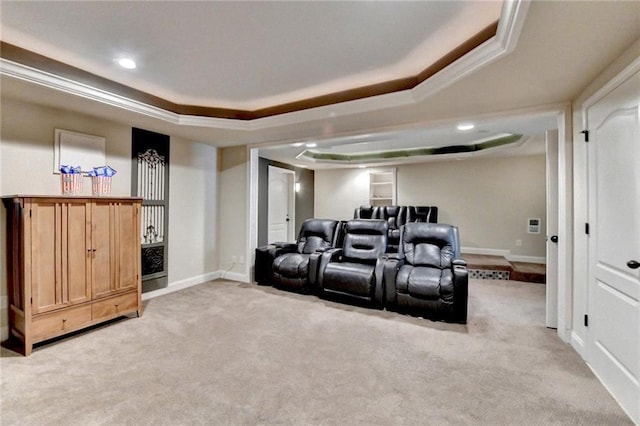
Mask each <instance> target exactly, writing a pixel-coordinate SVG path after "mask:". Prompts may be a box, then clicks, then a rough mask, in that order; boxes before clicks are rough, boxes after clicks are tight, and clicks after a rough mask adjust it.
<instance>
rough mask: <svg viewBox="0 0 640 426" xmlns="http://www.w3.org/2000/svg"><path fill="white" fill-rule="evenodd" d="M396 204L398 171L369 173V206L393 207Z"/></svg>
mask: <svg viewBox="0 0 640 426" xmlns="http://www.w3.org/2000/svg"><path fill="white" fill-rule="evenodd" d="M395 203H396V169H395V168H393V169H384V170H378V171H371V172H369V204H371V205H372V206H391V205H394V204H395Z"/></svg>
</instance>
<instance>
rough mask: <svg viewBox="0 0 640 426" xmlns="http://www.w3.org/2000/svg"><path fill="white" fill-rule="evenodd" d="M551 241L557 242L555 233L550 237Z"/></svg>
mask: <svg viewBox="0 0 640 426" xmlns="http://www.w3.org/2000/svg"><path fill="white" fill-rule="evenodd" d="M550 240H551V242H552V243H557V242H558V236H557V235H552V236H551V238H550Z"/></svg>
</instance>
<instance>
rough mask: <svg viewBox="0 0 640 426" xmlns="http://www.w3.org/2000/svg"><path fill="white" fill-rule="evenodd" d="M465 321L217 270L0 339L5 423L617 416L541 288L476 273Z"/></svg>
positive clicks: (466, 421)
mask: <svg viewBox="0 0 640 426" xmlns="http://www.w3.org/2000/svg"><path fill="white" fill-rule="evenodd" d="M469 287H470V290H469V293H470V296H469V306H470V308H469V324H468V325H466V326H464V325H455V324H444V323H437V322H431V321H427V320H423V319H420V318H414V317H409V316H403V315H399V314H395V313H392V312H386V311H377V310H372V309H367V308H364V307H356V306H351V305H345V304H339V303H335V302H331V301H325V300H321V299H318V298H316V297H314V296H303V295H298V294H293V293H288V292H283V291H279V290H275V289H273V288H269V287H258V286H255V285H250V284H237V283H231V282H225V281H214V282H210V283H206V284H202V285H199V286H195V287H191V288H188V289H185V290H182V291H179V292H176V293H172V294H169V295H166V296H162V297H158V298H155V299H151V300H149V301H147V302H145V312H144V315H143V316H142V318H132V319H126V320H121V321H117V322H114V323H111V324H109V325H107V326H103V327H99V328H96V329H93V330H90V331H88V332H84V333H81V334H78V335H76V336H73V337H70V338H66V339H63V340H60V341H58V342H55V343H50V344H47V345H44V346H41V347H39V348H37V349H36V350H35V351H34V353H33V354H32V355H31V356H30V357H27V358H25V357H21V356H17V355H15V354H14V353H13V352H10V351H8V350H6V349H4V348H3V349H2V359H1V367H2V371H1V378H2V389H1V398H2V400H1V410H2V411H1V414H0V416H1V417H0V421H1V423H2V425H4V426H8V425H18V424H19V425H49V424H50V425H96V424H105V425H121V424H128V425H152V424H153V425H180V424H185V425H193V424H219V425H254V424H269V425H271V424H279V425H280V424H283V425H317V424H323V425H450V424H455V425H478V424H481V425H521V424H530V425H554V424H556V425H572V424H575V425H591V424H593V425H625V424H631V421H630V420H629V418H628V417H627V416H626V415H625V414H624V413H623V412H622V410H621V409H620V408H619V406H618V405H617V403H616V402H615V401H614V400H613V398H612V397H611V396H610V395H609V394H608V393H607V391H606V390H605V389H604V387H603V386H602V385H601V384H600V382H599V381H598V380H597V379H596V378H595V377H594V375H593V374H592V373H591V371H590V370H589V368H588V367H587V366H586V365H585V364H584V363H583V362H582V361H581V359H580V357H579V356H578V355H577V354H576V353H575V352H574V351H573V350H572V349H571V348H570V347H569V346H567V345H566V344H564V343H563V342H562V341H560V339H559V338H558V337H557V336H556V332H555V330H549V329H547V328H545V327H544V325H543V321H544V286H541V285H539V284H530V283H518V282H513V281H493V280H471V281H470V285H469Z"/></svg>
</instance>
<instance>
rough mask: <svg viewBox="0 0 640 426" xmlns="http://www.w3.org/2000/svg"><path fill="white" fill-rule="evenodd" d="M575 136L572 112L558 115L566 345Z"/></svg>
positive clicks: (561, 308) (561, 318) (561, 322)
mask: <svg viewBox="0 0 640 426" xmlns="http://www.w3.org/2000/svg"><path fill="white" fill-rule="evenodd" d="M572 218H573V132H572V121H571V108H570V107H567V108H566V109H565V110H563V111H560V112H559V113H558V336H559V337H560V338H561V339H562V340H563V341H564V342H566V343H568V342H569V336H570V333H571V331H573V330H572V315H573V298H572V296H573V228H572V225H573V221H572Z"/></svg>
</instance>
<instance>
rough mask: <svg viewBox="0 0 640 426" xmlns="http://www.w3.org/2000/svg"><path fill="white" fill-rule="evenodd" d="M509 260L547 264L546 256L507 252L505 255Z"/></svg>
mask: <svg viewBox="0 0 640 426" xmlns="http://www.w3.org/2000/svg"><path fill="white" fill-rule="evenodd" d="M505 258H506V259H507V260H508V261H509V262H525V263H540V264H542V265H546V264H547V258H546V257H544V256H520V255H516V254H509V255H507V256H505Z"/></svg>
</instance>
